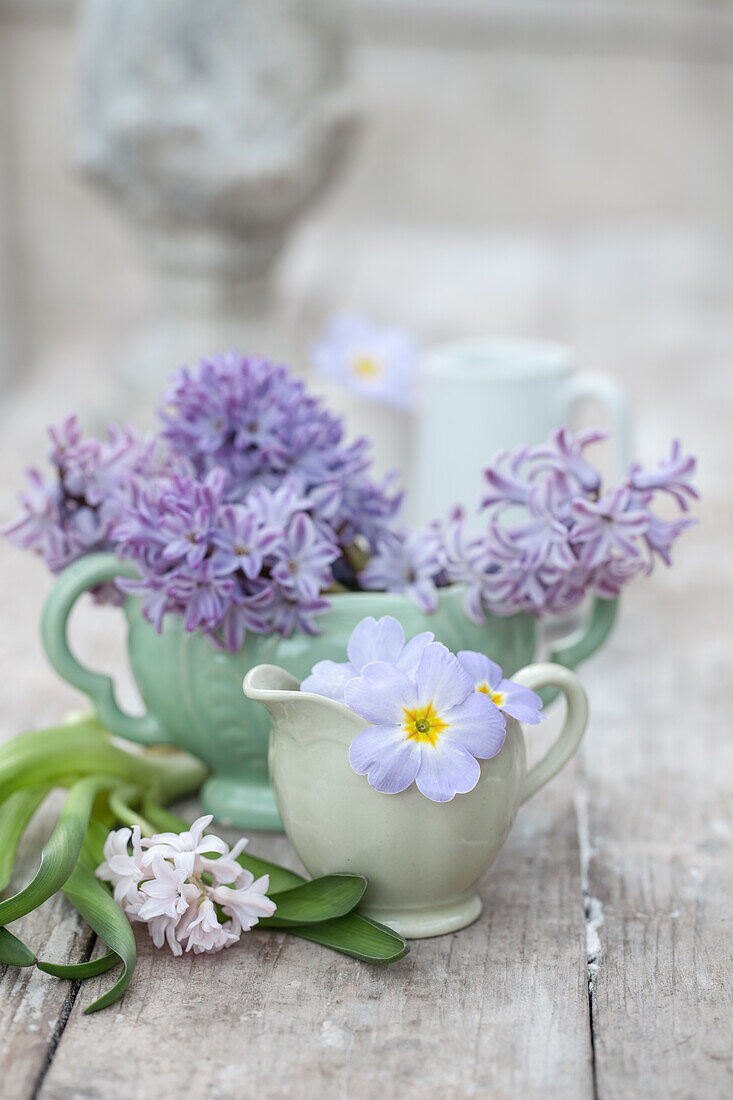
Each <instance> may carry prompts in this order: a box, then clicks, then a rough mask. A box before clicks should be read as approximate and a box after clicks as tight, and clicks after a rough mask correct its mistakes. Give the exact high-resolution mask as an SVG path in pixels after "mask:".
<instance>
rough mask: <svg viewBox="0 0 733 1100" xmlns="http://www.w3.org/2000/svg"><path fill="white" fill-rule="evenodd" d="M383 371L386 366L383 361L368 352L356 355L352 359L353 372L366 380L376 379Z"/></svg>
mask: <svg viewBox="0 0 733 1100" xmlns="http://www.w3.org/2000/svg"><path fill="white" fill-rule="evenodd" d="M383 371H384V366H383V365H382V363H380V361H379V360H378V359H375V358H374V356H373V355H369V354H368V353H366V352H364V353H361V354H359V355H355V356H354V357H353V359H352V360H351V373H352V374H355V375H356V377H357V378H362V379H363V380H364V381H365V382H372V381H374V379H376V378H379V376H380V374H382V372H383Z"/></svg>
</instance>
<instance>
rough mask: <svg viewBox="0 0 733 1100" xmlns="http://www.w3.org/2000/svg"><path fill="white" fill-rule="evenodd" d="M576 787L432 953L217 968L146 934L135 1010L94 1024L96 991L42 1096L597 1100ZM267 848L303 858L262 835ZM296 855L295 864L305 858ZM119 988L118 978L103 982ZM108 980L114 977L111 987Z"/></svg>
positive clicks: (276, 937)
mask: <svg viewBox="0 0 733 1100" xmlns="http://www.w3.org/2000/svg"><path fill="white" fill-rule="evenodd" d="M571 786H572V780H571V777H570V775H569V774H568V775H567V776H566V777H565V780H564V781H562V780H561V781H559V782H558V783H557V784H556V785H555V788H554V789H549V790H548V791H546V792H543V794H541V795H539V796H538V797H537V798H536V800H535V801H534V803H533V804H531V806H528V807H526V808H525V809H524V811H523V813H522V814H521V816H520V819H519V821H518V823H517V825H516V827H515V831H514V833H513V834H512V836H511V837H510V840H509V842H508V844H507V847H506V849H505V851H504V852H503V853H502V855H501V856H500V858H499V861H498V862H497V864H496V865H495V868H494V870H493V872H491V873H490V874H489V875H488V876H487V878H486V880H485V882H484V884H483V888H482V896H483V899H484V905H485V911H484V915H483V916H482V917H481V918H480V919H479V921H478V922H477V923H476V924H475V925H473V926H472V927H471V928H470V929H467V930H466V931H464V932H461V933H457V934H455V935H451V936H445V937H442V938H440V939H435V940H428V941H422V942H415V943H413V944H412V946H411V951H410V954H409V955H408V956H407V958H405V959H403V960H401V961H400V962H399V963H397V964H395V965H393V966H391V967H387V968H385V969H378V968H373V967H369V966H367V965H365V964H361V963H358V962H356V961H354V960H352V959H348V958H345V957H342V956H339V955H336V954H333V953H330V952H327V951H325V950H322V949H319V948H314V947H313V945H309V944H305V943H303V942H301V941H298V940H295V939H294V938H292V937H288V936H287V935H285V934H282V933H272V932H267V933H264V932H263V933H253V934H252V935H251V936H249V937H245V939H244V941H243V942H242V943H241V945H240V946H239V947H236V948H234V949H231V950H229V951H227V952H224V953H222V954H221V955H219V956H216V957H213V958H202V957H199V958H193V959H188V958H186V959H184V960H182V961H180V960H176V959H173V958H172V957H171V956H169V955H168V954H167V953H166V952H162V951H156V950H155V949H153V948H151V946H150V944H149V942H148V941H147V940H146V939H145V938H144V937H139V945H140V956H141V957H140V963H139V965H138V969H137V971H136V974H135V979H134V982H133V985H132V986H131V987H130V989H129V991H128V993H127V994H126V996H125V999H124V1001H123V1002H122V1003H121V1004H120V1005H119V1006H117V1008H116V1009H115V1010H112V1012H110V1013H108V1014H104V1013H102V1014H100V1015H98V1016H92V1017H83V1016H82V1015H81V1009H82V1008H83V1006H84V1005H85V1004H86V1003H89V1002H90V1001H91V1000H92V999H93V998H94V997H95V996H96V995H97V993H96V990H97V988H99V986H98V983H97V981H96V980H94V982H91V981H90V982H89V983H87V984H86V985H85V986H84V988H83V990H82V993H81V994H80V996H79V998H78V999H77V1001H76V1004H75V1005H74V1009H73V1011H72V1015H71V1019H70V1021H69V1025H68V1027H67V1028H66V1030H65V1032H64V1034H63V1037H62V1039H61V1042H60V1044H59V1047H58V1050H57V1052H56V1056H55V1058H54V1060H53V1063H52V1065H51V1068H50V1071H49V1073H48V1076H47V1077H46V1079H45V1083H44V1086H43V1089H42V1090H41V1093H40V1096H41V1097H42V1098H43V1100H51V1098H53V1100H60V1098H61V1097H69V1096H74V1097H85V1098H87V1097H88V1098H90V1100H91V1098H100V1100H101V1098H104V1100H116V1098H117V1097H119V1098H120V1100H122V1098H123V1097H124V1098H125V1100H137V1098H138V1097H139V1098H140V1100H142V1098H143V1097H148V1096H150V1095H151V1092H152V1091H154V1089H155V1088H156V1082H157V1081H164V1082H165V1089H166V1090H167V1091H166V1095H168V1094H170V1095H174V1094H176V1093H179V1092H182V1091H188V1092H189V1094H190V1095H195V1096H197V1097H201V1098H202V1100H203V1098H210V1100H229V1098H232V1100H234V1098H235V1097H241V1096H243V1095H252V1096H258V1097H260V1098H262V1100H266V1098H270V1097H272V1098H275V1097H285V1096H293V1097H299V1098H301V1097H302V1098H304V1100H305V1098H310V1097H313V1098H316V1097H336V1096H343V1097H349V1098H355V1100H359V1098H364V1100H367V1098H371V1097H374V1096H375V1095H379V1094H380V1093H383V1094H384V1095H400V1096H403V1097H405V1098H406V1100H412V1098H415V1100H417V1098H419V1097H426V1096H429V1097H431V1098H432V1097H435V1098H436V1100H442V1098H445V1100H450V1098H453V1097H455V1096H461V1097H464V1096H465V1097H473V1096H476V1097H480V1096H485V1095H490V1096H493V1097H497V1098H506V1100H509V1098H514V1097H516V1096H519V1095H521V1096H524V1097H528V1098H532V1097H537V1098H540V1097H546V1096H547V1095H548V1089H549V1090H550V1092H551V1093H552V1094H554V1095H557V1096H563V1097H566V1098H568V1100H572V1098H576V1097H577V1098H581V1097H582V1098H584V1100H585V1098H588V1097H590V1096H591V1092H592V1088H591V1049H590V1032H589V1027H588V998H587V987H586V979H585V942H584V917H583V910H582V899H581V896H580V891H579V854H578V847H577V838H576V827H575V820H574V813H573V810H572V803H571ZM252 848H253V850H256V851H258V852H265V853H268V854H270V855H272V856H273V857H275V858H281V859H283V860H285V859H286V858H287V845H286V842H285V841H284V840H283V839H281V838H277V839H274V838H272V837H267V836H266V835H265V834H261V835H260V836H259V837H257V838H255V839H253V841H252ZM290 858H291V859H292V855H291V857H290ZM103 980H104V979H103ZM107 980H108V979H107Z"/></svg>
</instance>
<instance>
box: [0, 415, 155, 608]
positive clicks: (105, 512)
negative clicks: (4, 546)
mask: <svg viewBox="0 0 733 1100" xmlns="http://www.w3.org/2000/svg"><path fill="white" fill-rule="evenodd" d="M49 436H50V438H51V443H52V446H51V450H50V454H49V460H50V462H51V466H52V467H53V473H52V475H51V476H49V477H46V476H44V475H43V474H42V473H41V471H40V470H37V469H31V470H29V471H28V481H29V486H28V489H27V490H25V491H24V492H22V493H21V494H20V501H21V504H22V512H21V514H20V515H19V516H18V517H17V518H16V519H14V520H13V521H12V522H11V523H9V524H7V525H6V526H5V527H4V528H3V534H5V535H7V536H8V537H9V538H10V539H11V541H12V542H13V543H15V545H16V546H19V547H21V548H22V549H27V550H32V551H33V552H34V553H36V554H39V555H40V556H41V557H42V558H43V560H44V561H45V562H46V565H47V566H48V568H49V569H50V570H51V571H52V572H53V573H58V572H60V571H61V570H62V569H65V568H66V566H67V565H70V564H71V563H72V562H74V561H76V560H77V559H79V558H81V557H84V556H85V555H87V554H91V553H94V552H95V551H98V550H113V549H115V542H114V539H113V537H112V531H113V528H114V526H115V524H116V522H117V520H118V519H119V517H120V515H121V513H122V511H123V509H124V508H125V506H126V505H127V504H128V503H129V501H130V498H131V480H132V478H134V477H136V476H138V477H145V478H146V479H148V480H149V481H152V480H154V479H155V478H156V477H158V476H161V475H162V474H164V473H166V472H168V471H170V469H171V468H172V466H173V465H174V463H173V462H172V460H171V459H170V457H166V456H165V454H164V452H163V451H162V449H161V448H160V446H159V445H158V444H157V443H156V441H155V440H154V439H152V438H149V439H144V438H141V437H140V436H139V435H138V434H137V433H136V432H135V431H134V429H132V428H130V427H126V428H120V427H118V426H117V425H114V424H113V425H111V426H110V428H109V431H108V435H107V439H95V438H94V437H91V436H84V435H83V433H82V430H81V427H80V426H79V423H78V421H77V418H76V417H75V416H70V417H68V418H67V419H66V420H65V421H64V422H63V423H62V424H60V425H58V426H56V427H51V428H49ZM115 591H116V590H115V589H114V588H113V587H112V586H105V587H104V590H99V591H98V595H99V596H100V598H110V597H111V596H113V595H114V594H115ZM117 595H119V594H117Z"/></svg>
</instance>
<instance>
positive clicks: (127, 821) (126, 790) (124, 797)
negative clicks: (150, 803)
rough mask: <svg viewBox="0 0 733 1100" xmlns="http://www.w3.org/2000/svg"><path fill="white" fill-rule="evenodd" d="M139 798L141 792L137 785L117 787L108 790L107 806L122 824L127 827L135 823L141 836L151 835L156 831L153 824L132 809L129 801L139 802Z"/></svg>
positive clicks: (140, 798) (131, 826) (140, 797)
mask: <svg viewBox="0 0 733 1100" xmlns="http://www.w3.org/2000/svg"><path fill="white" fill-rule="evenodd" d="M141 800H142V792H141V791H140V789H139V788H138V787H132V786H129V787H118V788H117V789H116V790H114V791H111V792H110V796H109V808H110V810H111V811H112V813H113V814H114V816H115V818H116V820H117V821H119V822H120V823H121V824H122V825H127V826H128V827H129V828H133V827H134V826H135V825H137V826H138V827H139V829H140V832H141V833H142V835H143V836H152V835H153V833H154V832H155V831H156V830H155V826H154V825H151V823H150V822H149V821H148V820H147V818H145V817H143V816H142V814H139V813H137V811H136V810H133V808H132V805H131V803H135V802H140V801H141Z"/></svg>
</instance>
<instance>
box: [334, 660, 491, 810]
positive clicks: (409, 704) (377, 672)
mask: <svg viewBox="0 0 733 1100" xmlns="http://www.w3.org/2000/svg"><path fill="white" fill-rule="evenodd" d="M345 696H346V703H347V706H349V707H351V709H352V710H354V711H356V713H357V714H359V715H361V717H362V718H364V719H366V721H367V722H371V723H373V724H372V725H371V726H369V727H367V728H366V729H364V730H362V731H361V732H360V733H358V734H357V735H356V737H355V738H354V740H353V741H352V742H351V745H350V747H349V762H350V763H351V766H352V768H353V769H354V771H355V772H357V773H358V774H359V775H366V776H367V778H368V781H369V783H370V784H371V786H372V787H374V788H375V790H378V791H381V792H382V793H384V794H397V793H399V792H400V791H404V790H406V789H407V787H409V786H410V785H411V783H413V781H414V782H415V783H416V784H417V788H418V790H419V791H420V792H421V793H422V794H424V795H425V796H426V798H429V799H431V801H433V802H450V801H451V799H452V798H453V797H454V796H455V795H456V794H465V793H467V792H468V791H470V790H473V788H474V787H475V786H476V784H477V783H478V780H479V777H480V775H481V767H480V765H479V763H478V760H479V759H488V758H490V757H492V756H495V755H496V753H497V752H499V750H500V749H501V747H502V745H503V744H504V739H505V736H506V732H505V730H506V723H505V720H504V716H503V715H502V714H501V713H500V712H499V711H498V710H497V708H496V707H495V706H494V705H493V703H492V702H491V700H490V699H489V698H488V696H486V695H483V694H481V693H479V692H475V691H474V690H473V683H472V681H471V678H470V676H469V675H468V674H467V673H466V671H465V670H464V669H463V668H462V666H461V665H460V663H459V662H458V660H457V659H456V657H454V656H453V654H452V653H449V651H448V650H447V649H446V647H445V646H444V645H441V644H440V643H439V642H432V643H431V644H430V645H428V646H426V647H425V649H424V650H423V652H422V655H421V657H420V661H419V664H418V666H417V669H416V671H415V674H414V676H412V677H410V676H407V675H406V674H405V673H404V672H402V671H401V670H400V669H398V668H395V666H394V665H391V664H387V663H386V662H379V661H378V662H376V663H374V664H370V665H367V666H366V668H365V669H364V670H363V672H362V674H361V676H359V677H358V678H356V679H354V680H351V681H350V682H349V683H348V684H347V685H346V691H345Z"/></svg>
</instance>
